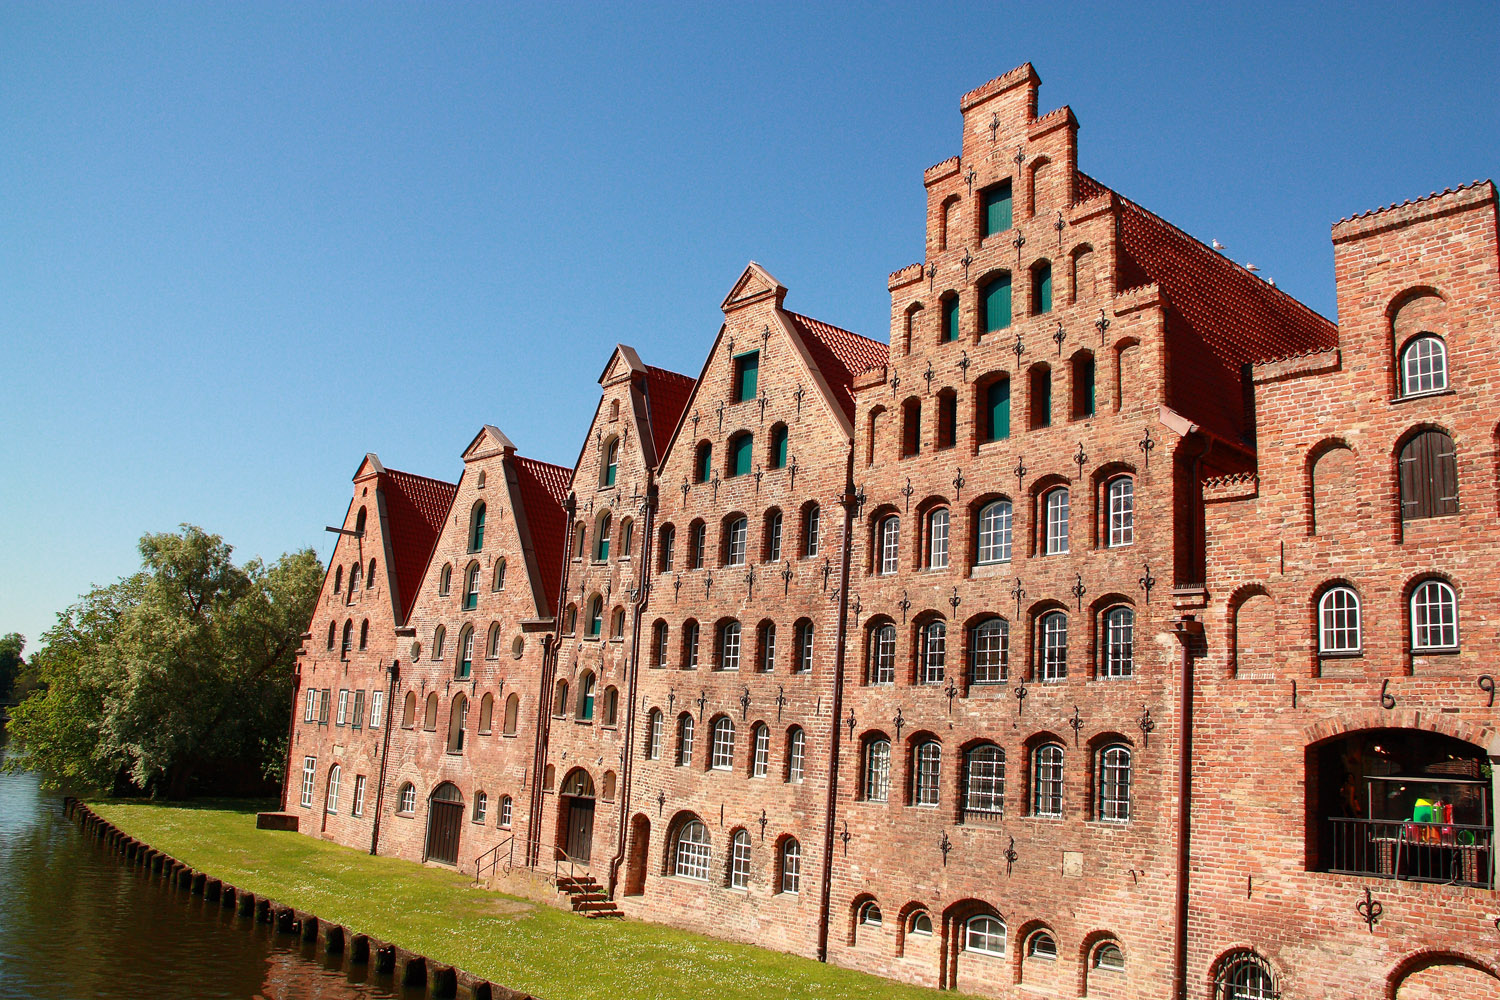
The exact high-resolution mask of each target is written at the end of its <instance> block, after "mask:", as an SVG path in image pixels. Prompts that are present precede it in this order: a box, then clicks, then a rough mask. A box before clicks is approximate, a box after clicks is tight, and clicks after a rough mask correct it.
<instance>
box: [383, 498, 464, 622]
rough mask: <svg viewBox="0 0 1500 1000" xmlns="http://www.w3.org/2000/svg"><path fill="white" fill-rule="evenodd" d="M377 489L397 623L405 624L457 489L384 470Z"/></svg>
mask: <svg viewBox="0 0 1500 1000" xmlns="http://www.w3.org/2000/svg"><path fill="white" fill-rule="evenodd" d="M380 490H381V493H382V494H383V495H384V496H385V510H386V517H387V519H388V523H389V525H390V532H391V559H392V562H393V563H394V564H395V565H394V566H393V567H392V569H393V570H394V571H395V574H396V587H397V592H398V593H399V595H400V597H401V608H400V614H401V624H405V623H406V619H407V616H408V615H410V614H411V607H412V602H413V601H415V600H416V597H417V589H418V588H419V587H420V586H421V584H422V574H423V573H424V572H426V570H427V561H428V560H429V559H430V558H432V549H433V546H435V545H436V544H437V539H438V533H439V532H440V531H442V528H443V521H444V520H445V519H446V518H447V517H448V508H449V507H451V506H452V505H453V497H454V494H456V493H457V492H458V487H457V486H456V485H454V484H453V483H445V482H443V481H442V480H440V479H429V478H427V477H426V476H416V475H413V474H411V473H410V472H398V471H397V470H395V469H386V470H385V471H384V472H382V473H381V474H380Z"/></svg>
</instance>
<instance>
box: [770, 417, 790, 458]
mask: <svg viewBox="0 0 1500 1000" xmlns="http://www.w3.org/2000/svg"><path fill="white" fill-rule="evenodd" d="M771 468H773V469H784V468H786V424H777V425H776V426H775V427H772V428H771Z"/></svg>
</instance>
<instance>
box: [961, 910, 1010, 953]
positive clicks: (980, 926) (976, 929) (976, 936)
mask: <svg viewBox="0 0 1500 1000" xmlns="http://www.w3.org/2000/svg"><path fill="white" fill-rule="evenodd" d="M964 951H973V952H978V953H979V954H981V955H1004V954H1005V922H1004V921H1003V920H997V919H996V918H995V917H989V916H978V917H970V918H969V922H968V923H966V924H965V925H964Z"/></svg>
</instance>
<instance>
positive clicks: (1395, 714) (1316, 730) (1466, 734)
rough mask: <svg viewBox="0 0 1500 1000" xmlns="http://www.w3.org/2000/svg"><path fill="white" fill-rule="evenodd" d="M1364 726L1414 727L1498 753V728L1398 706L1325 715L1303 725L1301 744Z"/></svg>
mask: <svg viewBox="0 0 1500 1000" xmlns="http://www.w3.org/2000/svg"><path fill="white" fill-rule="evenodd" d="M1367 729H1413V730H1418V731H1423V732H1429V733H1438V734H1440V735H1443V736H1449V737H1452V738H1453V739H1455V740H1462V741H1463V742H1465V743H1468V744H1471V745H1473V746H1476V747H1479V748H1480V749H1482V750H1484V751H1485V752H1486V753H1489V754H1492V755H1497V756H1500V728H1497V727H1496V726H1493V725H1475V724H1473V723H1468V722H1463V721H1461V720H1460V719H1459V718H1458V717H1457V716H1452V715H1436V714H1433V713H1430V712H1423V711H1421V710H1420V709H1411V708H1402V707H1401V706H1400V704H1399V702H1398V703H1397V706H1396V707H1395V708H1394V709H1392V710H1390V711H1386V710H1385V709H1383V708H1368V709H1364V710H1362V711H1357V712H1344V713H1341V714H1339V715H1330V716H1325V717H1324V718H1322V719H1320V720H1318V721H1317V722H1314V723H1312V724H1311V725H1308V726H1304V727H1303V728H1302V734H1301V735H1302V743H1303V745H1304V746H1305V747H1314V746H1317V745H1319V744H1322V743H1327V742H1328V741H1329V740H1332V739H1337V738H1338V737H1340V736H1345V735H1348V734H1350V733H1358V732H1363V731H1365V730H1367Z"/></svg>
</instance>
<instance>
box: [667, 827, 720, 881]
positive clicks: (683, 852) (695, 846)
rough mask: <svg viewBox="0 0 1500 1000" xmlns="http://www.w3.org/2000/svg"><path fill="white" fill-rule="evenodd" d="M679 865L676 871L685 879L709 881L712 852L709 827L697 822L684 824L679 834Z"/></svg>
mask: <svg viewBox="0 0 1500 1000" xmlns="http://www.w3.org/2000/svg"><path fill="white" fill-rule="evenodd" d="M676 853H677V864H676V867H675V871H676V873H677V874H678V875H680V876H682V877H683V878H695V879H699V880H701V881H707V880H708V865H709V861H710V860H711V858H712V851H711V849H710V847H709V841H708V827H706V826H704V825H703V824H702V823H700V822H698V821H697V820H695V819H694V820H689V821H688V822H687V823H684V824H683V827H682V830H681V831H680V832H679V833H678V834H677V852H676Z"/></svg>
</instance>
